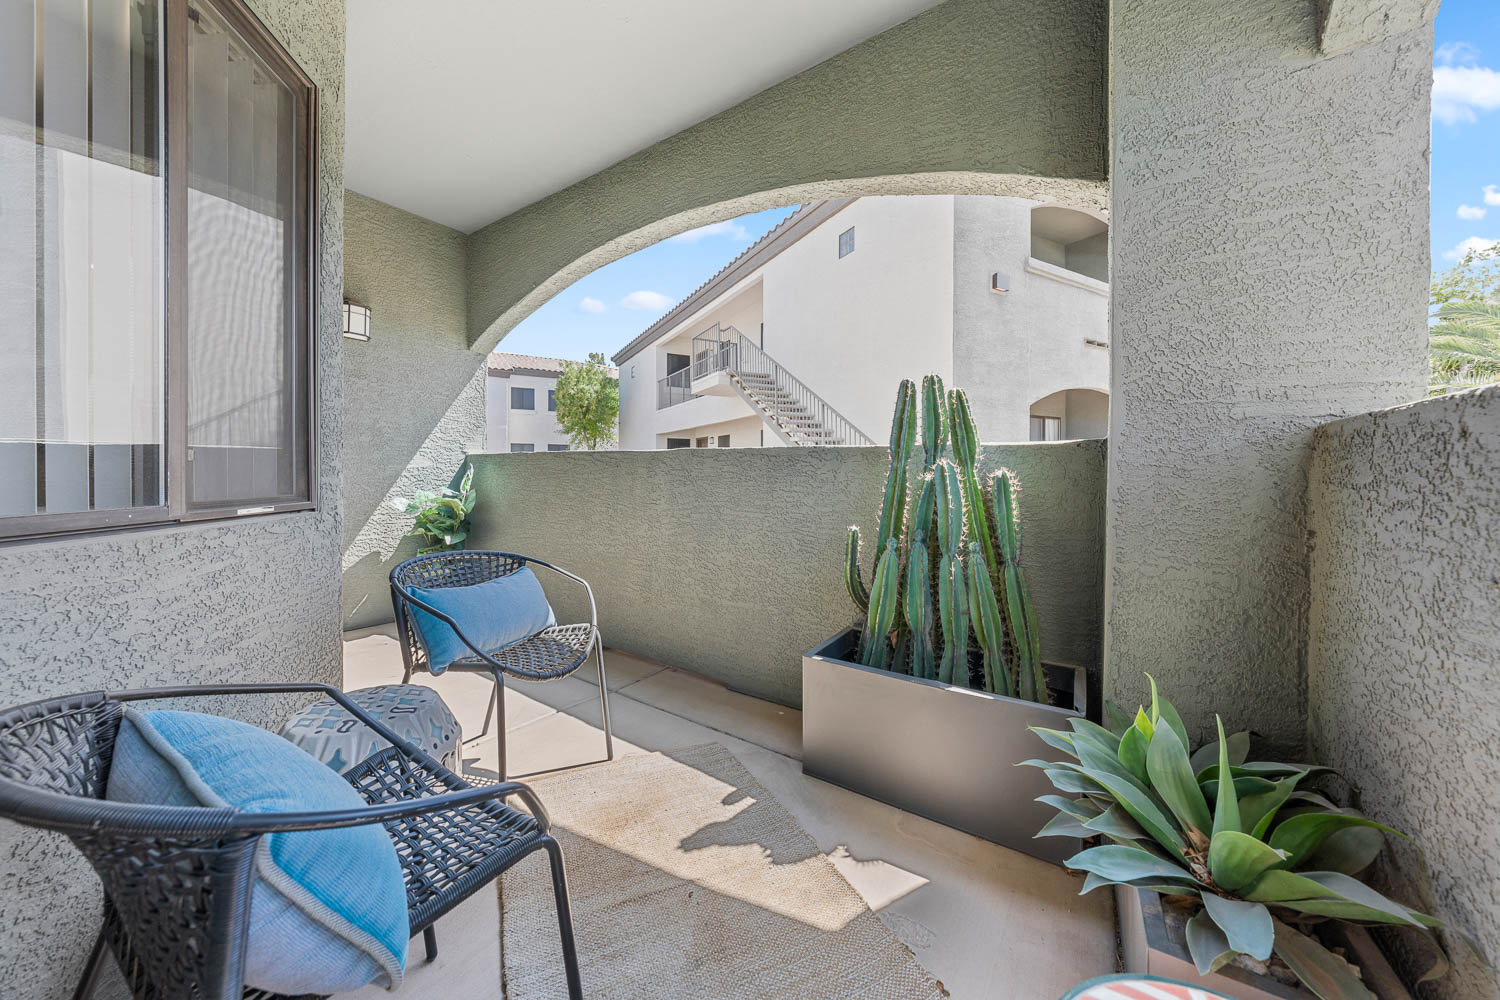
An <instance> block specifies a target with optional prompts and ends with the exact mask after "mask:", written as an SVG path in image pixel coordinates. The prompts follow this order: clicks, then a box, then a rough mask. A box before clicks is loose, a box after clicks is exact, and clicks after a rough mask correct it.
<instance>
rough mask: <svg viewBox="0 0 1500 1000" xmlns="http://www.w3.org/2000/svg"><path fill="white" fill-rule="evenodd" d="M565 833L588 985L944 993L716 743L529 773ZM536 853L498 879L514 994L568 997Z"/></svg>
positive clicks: (734, 991) (923, 998) (725, 994)
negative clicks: (551, 773)
mask: <svg viewBox="0 0 1500 1000" xmlns="http://www.w3.org/2000/svg"><path fill="white" fill-rule="evenodd" d="M533 787H535V789H536V792H537V795H538V796H539V797H540V798H541V800H542V804H543V805H544V806H545V807H546V809H547V812H548V813H549V814H550V815H551V818H552V831H553V833H554V835H555V836H556V837H557V839H558V841H559V842H560V843H561V844H562V848H563V856H564V858H565V859H566V861H567V866H568V882H569V889H570V890H571V894H572V897H573V922H574V925H575V928H576V930H577V934H578V953H579V962H580V965H581V967H582V974H583V991H584V995H586V996H588V997H591V998H595V997H597V998H607V1000H626V998H641V1000H658V998H661V997H695V998H703V1000H760V998H766V1000H771V998H776V1000H781V998H787V997H792V998H798V1000H844V998H848V1000H937V998H941V997H946V996H947V993H946V992H945V991H944V990H943V988H942V986H941V984H939V983H937V982H936V981H934V980H933V978H932V977H931V976H929V975H928V974H927V973H926V972H925V971H924V970H923V969H922V967H921V966H920V965H918V964H917V960H916V958H915V957H914V956H913V955H912V953H911V951H910V949H908V948H907V947H906V946H905V945H904V944H902V943H901V942H900V941H899V940H898V939H897V938H896V937H895V935H893V934H892V933H891V932H890V930H888V929H887V928H886V926H885V924H883V923H881V921H880V918H879V917H877V916H875V914H874V913H872V912H871V911H870V909H869V907H867V906H866V905H865V903H864V900H863V899H862V898H861V897H860V895H859V893H858V892H856V891H855V890H854V888H853V887H852V886H850V885H849V883H848V882H846V881H845V880H844V877H843V876H842V875H840V874H839V873H838V870H837V869H835V868H834V866H833V864H832V863H831V862H829V860H828V859H827V858H826V857H824V856H823V854H822V852H820V851H819V850H818V848H817V845H816V844H815V843H814V842H813V840H812V838H811V837H809V836H808V835H807V833H806V832H805V831H804V830H803V829H802V828H801V827H800V826H798V825H797V822H796V821H795V820H794V819H792V817H791V815H790V814H788V813H787V811H786V810H785V809H783V808H782V806H781V804H780V803H779V802H777V801H776V800H775V799H774V798H772V797H771V795H770V793H769V792H767V791H766V789H765V788H764V787H762V786H761V784H760V783H759V782H757V781H756V780H755V779H754V778H753V777H751V776H750V774H749V772H748V771H746V770H745V768H744V765H742V764H741V763H740V762H739V761H738V760H737V759H736V758H735V757H734V755H733V754H731V753H730V752H729V751H728V750H726V749H724V748H723V747H722V746H719V745H718V744H709V745H707V746H700V747H693V748H690V749H686V750H670V751H666V752H664V753H653V754H646V755H642V756H634V757H626V758H624V759H621V760H617V761H614V762H613V763H610V764H603V765H600V766H598V767H591V768H586V769H584V770H580V771H572V772H569V773H566V774H561V775H557V776H555V777H551V778H544V779H541V780H539V781H537V782H535V784H534V786H533ZM545 872H546V863H545V860H544V859H543V858H542V856H541V855H536V856H534V858H533V859H531V860H528V861H527V862H525V863H522V864H521V865H519V866H517V868H515V869H513V870H512V871H510V872H508V873H506V875H505V876H503V877H502V879H501V880H500V883H501V884H500V898H501V932H500V933H501V938H502V944H503V947H502V967H503V975H504V983H505V995H506V996H507V997H508V998H510V1000H543V998H546V1000H553V998H556V997H560V996H566V995H567V988H566V984H565V980H564V978H563V968H562V953H561V950H560V948H559V946H558V936H557V920H556V917H555V916H554V910H553V903H552V883H551V880H550V879H549V878H547V876H546V874H545Z"/></svg>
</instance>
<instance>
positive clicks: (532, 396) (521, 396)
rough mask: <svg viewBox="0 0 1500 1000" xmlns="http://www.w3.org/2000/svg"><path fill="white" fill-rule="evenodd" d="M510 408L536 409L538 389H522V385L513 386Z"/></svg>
mask: <svg viewBox="0 0 1500 1000" xmlns="http://www.w3.org/2000/svg"><path fill="white" fill-rule="evenodd" d="M510 408H511V409H512V410H534V409H536V390H535V389H522V388H521V387H520V386H511V388H510Z"/></svg>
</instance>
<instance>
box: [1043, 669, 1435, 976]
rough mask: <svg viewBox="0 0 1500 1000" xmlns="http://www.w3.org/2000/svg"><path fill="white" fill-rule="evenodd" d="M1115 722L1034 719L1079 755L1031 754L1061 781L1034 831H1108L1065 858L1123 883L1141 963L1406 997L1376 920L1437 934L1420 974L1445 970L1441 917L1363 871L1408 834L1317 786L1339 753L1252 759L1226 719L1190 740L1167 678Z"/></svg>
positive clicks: (1094, 880) (1131, 953)
mask: <svg viewBox="0 0 1500 1000" xmlns="http://www.w3.org/2000/svg"><path fill="white" fill-rule="evenodd" d="M1106 723H1107V725H1105V726H1099V725H1095V724H1093V723H1091V722H1089V721H1087V720H1085V719H1078V718H1075V719H1070V720H1069V725H1068V729H1066V730H1064V729H1052V728H1045V727H1037V728H1035V730H1034V732H1035V733H1036V735H1037V736H1039V737H1041V739H1042V740H1043V741H1044V742H1045V743H1046V744H1047V745H1048V746H1050V747H1052V748H1053V749H1055V750H1058V751H1060V752H1061V753H1063V754H1064V755H1066V759H1064V760H1060V761H1044V760H1030V761H1026V762H1025V763H1026V764H1028V765H1031V766H1033V767H1036V768H1040V769H1041V770H1042V773H1044V774H1045V775H1046V776H1047V777H1048V779H1049V780H1050V781H1051V782H1052V784H1053V785H1054V786H1055V788H1056V790H1057V791H1058V792H1061V793H1063V794H1060V795H1059V794H1050V795H1046V796H1043V798H1042V801H1043V802H1045V803H1046V804H1047V805H1048V806H1050V807H1051V808H1053V809H1055V810H1056V814H1055V815H1054V817H1053V818H1052V819H1051V820H1050V821H1049V822H1048V823H1047V824H1046V825H1045V826H1044V827H1043V828H1042V829H1041V831H1040V832H1039V833H1038V834H1037V836H1038V837H1043V838H1046V837H1053V836H1061V837H1066V838H1069V839H1070V840H1071V839H1073V838H1079V837H1090V838H1097V839H1098V841H1099V843H1098V844H1097V846H1091V847H1089V848H1087V849H1085V850H1083V851H1081V852H1079V853H1078V854H1076V855H1074V856H1073V857H1071V858H1069V859H1068V860H1067V862H1066V864H1067V866H1068V867H1069V868H1073V869H1077V870H1079V871H1082V872H1085V873H1086V877H1085V879H1084V884H1083V891H1084V892H1091V891H1093V890H1094V889H1097V888H1101V887H1103V886H1113V887H1115V891H1116V897H1117V901H1118V904H1119V910H1120V920H1121V930H1122V939H1123V941H1124V944H1125V952H1126V957H1127V966H1130V967H1131V970H1130V971H1135V972H1142V973H1153V974H1158V975H1170V976H1176V977H1177V978H1192V976H1193V974H1194V972H1196V974H1197V975H1198V976H1200V977H1204V979H1203V985H1204V986H1205V987H1206V988H1209V989H1214V990H1218V991H1220V992H1228V993H1229V994H1230V995H1233V996H1237V997H1246V998H1254V1000H1260V998H1267V997H1277V998H1281V997H1306V998H1311V997H1314V996H1315V997H1318V998H1321V1000H1373V998H1375V997H1377V996H1378V997H1380V998H1381V1000H1392V998H1395V1000H1405V998H1407V997H1408V994H1407V993H1406V990H1405V988H1404V987H1403V986H1402V985H1401V984H1400V981H1399V979H1397V978H1396V976H1395V974H1394V973H1393V972H1392V971H1391V970H1390V968H1389V966H1388V965H1387V964H1386V963H1385V960H1384V958H1383V957H1382V956H1381V955H1380V953H1379V950H1378V949H1377V948H1375V947H1374V946H1373V942H1372V941H1371V940H1370V938H1369V936H1368V934H1366V933H1365V932H1364V931H1363V927H1364V926H1365V925H1388V926H1396V927H1407V928H1413V929H1415V930H1417V931H1420V932H1423V933H1425V934H1426V935H1427V936H1428V937H1429V938H1430V939H1431V941H1432V944H1433V948H1434V954H1435V955H1436V956H1437V957H1436V960H1435V962H1434V965H1433V968H1432V969H1431V970H1429V972H1428V974H1427V975H1426V976H1424V977H1423V978H1424V979H1426V978H1430V977H1434V976H1437V975H1441V974H1442V973H1443V972H1444V971H1445V970H1446V967H1447V960H1446V958H1445V957H1444V953H1443V951H1442V949H1441V947H1439V945H1438V942H1437V940H1436V937H1435V935H1434V934H1433V931H1434V930H1435V929H1436V928H1439V927H1441V926H1442V924H1441V923H1440V922H1439V921H1438V920H1437V919H1436V918H1434V917H1431V916H1428V915H1427V914H1425V913H1420V912H1418V911H1416V910H1414V909H1412V908H1410V907H1408V906H1405V905H1403V904H1401V903H1399V902H1396V901H1395V900H1392V899H1389V898H1387V897H1386V896H1384V895H1382V894H1381V893H1379V892H1377V891H1375V890H1374V889H1373V888H1371V887H1370V886H1369V885H1368V884H1367V883H1366V882H1364V881H1361V879H1360V878H1359V877H1358V876H1359V874H1360V873H1361V872H1363V871H1364V870H1365V869H1366V868H1368V867H1369V865H1370V864H1371V863H1372V862H1373V861H1374V860H1375V857H1376V855H1377V854H1379V852H1380V850H1381V848H1382V846H1383V844H1384V838H1385V835H1386V834H1395V835H1397V836H1403V837H1404V836H1405V835H1404V834H1401V833H1400V832H1399V831H1396V830H1393V829H1391V828H1390V827H1388V826H1385V825H1384V824H1381V823H1379V822H1377V821H1375V820H1373V819H1370V818H1369V817H1366V816H1364V815H1362V814H1361V813H1360V812H1359V811H1358V810H1357V809H1352V808H1348V807H1341V806H1339V805H1337V804H1335V802H1334V801H1333V800H1331V799H1330V798H1328V797H1327V796H1326V795H1325V794H1324V793H1323V792H1321V791H1319V790H1318V788H1317V782H1318V781H1319V780H1320V779H1324V778H1327V777H1328V776H1329V775H1331V774H1332V772H1331V771H1330V770H1329V769H1328V768H1323V767H1317V766H1313V765H1307V764H1285V763H1278V762H1274V761H1259V760H1249V759H1248V756H1249V748H1250V734H1249V733H1235V734H1234V735H1232V736H1228V737H1227V738H1226V736H1225V735H1224V724H1223V722H1222V721H1220V722H1219V723H1218V734H1219V738H1218V740H1217V741H1215V742H1212V743H1208V744H1206V745H1204V746H1201V747H1199V748H1198V749H1197V750H1196V751H1194V750H1192V749H1191V747H1190V744H1189V741H1188V735H1187V730H1186V728H1185V727H1184V726H1183V723H1182V720H1181V718H1180V717H1179V716H1178V714H1177V712H1176V710H1175V709H1174V708H1173V707H1172V705H1171V703H1170V702H1168V701H1167V700H1166V699H1165V698H1162V697H1159V696H1158V694H1157V691H1156V684H1155V681H1152V682H1151V706H1150V708H1149V710H1148V709H1146V708H1144V707H1143V708H1140V709H1139V710H1137V712H1136V714H1135V716H1134V717H1133V718H1131V717H1128V716H1125V715H1124V714H1123V713H1120V712H1119V711H1118V710H1117V709H1115V707H1114V706H1113V705H1109V706H1107V707H1106ZM1226 775H1227V776H1228V778H1229V780H1224V778H1225V776H1226ZM1334 949H1337V950H1334ZM1339 952H1342V953H1343V954H1340V953H1339ZM1372 987H1373V988H1374V989H1373V991H1372Z"/></svg>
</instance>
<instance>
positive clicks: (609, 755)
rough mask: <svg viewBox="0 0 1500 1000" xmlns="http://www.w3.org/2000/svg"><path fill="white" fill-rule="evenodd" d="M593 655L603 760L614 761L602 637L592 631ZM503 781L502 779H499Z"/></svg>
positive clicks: (613, 740) (613, 743) (613, 742)
mask: <svg viewBox="0 0 1500 1000" xmlns="http://www.w3.org/2000/svg"><path fill="white" fill-rule="evenodd" d="M594 655H596V656H597V657H598V658H599V714H600V716H601V717H602V718H603V719H604V759H605V760H614V759H615V738H614V735H613V734H612V733H611V732H610V728H609V681H608V680H606V679H605V677H604V637H603V636H602V635H600V634H599V632H598V630H597V629H596V630H595V631H594ZM500 780H502V781H504V780H505V779H504V777H503V776H502V777H501V779H500Z"/></svg>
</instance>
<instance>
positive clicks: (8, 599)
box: [0, 0, 344, 1000]
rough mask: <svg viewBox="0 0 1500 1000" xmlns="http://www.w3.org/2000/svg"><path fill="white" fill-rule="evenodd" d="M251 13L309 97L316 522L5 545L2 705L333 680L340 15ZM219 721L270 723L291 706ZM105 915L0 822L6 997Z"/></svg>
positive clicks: (89, 891)
mask: <svg viewBox="0 0 1500 1000" xmlns="http://www.w3.org/2000/svg"><path fill="white" fill-rule="evenodd" d="M249 2H250V6H251V7H252V8H253V9H254V10H255V11H256V13H257V14H259V15H260V17H261V19H262V20H263V21H264V22H265V24H266V26H267V27H268V28H270V30H271V31H272V32H273V33H274V34H275V35H276V37H277V38H278V39H280V40H281V42H282V44H283V45H285V46H286V48H287V50H288V51H289V52H290V53H291V54H292V56H293V57H294V58H295V59H296V60H297V62H298V63H299V64H300V65H301V66H302V68H303V69H304V70H306V71H307V72H308V74H309V75H311V76H312V78H313V80H314V81H315V82H316V83H317V85H318V93H319V106H318V123H319V130H320V136H319V138H320V146H319V149H318V213H319V273H318V303H317V312H316V331H317V333H316V335H317V337H318V369H317V372H316V379H315V381H316V385H317V399H318V430H317V446H318V466H319V467H318V476H319V482H318V509H317V510H316V511H309V512H302V513H293V514H276V515H271V516H267V517H250V518H245V519H242V520H238V521H221V522H214V523H201V524H196V525H180V526H171V527H160V528H147V529H138V530H130V531H121V532H114V533H109V534H102V535H95V536H87V537H77V538H70V539H65V540H39V541H31V542H22V543H10V544H6V545H4V546H0V581H3V583H0V598H3V599H0V704H3V705H7V706H9V705H15V704H19V703H21V702H25V701H30V700H33V699H36V698H42V697H47V696H51V695H59V694H65V693H68V692H72V691H95V690H98V689H100V688H130V687H150V686H153V685H164V684H222V683H230V682H239V681H290V680H295V681H322V682H324V683H331V684H337V683H339V681H340V680H341V679H342V667H341V649H340V644H339V524H340V521H339V493H340V482H341V480H340V473H341V468H340V461H339V456H340V454H341V453H342V451H343V410H344V404H343V380H342V378H341V370H342V354H341V347H342V338H341V337H340V332H341V330H342V326H343V324H342V319H341V312H340V302H341V301H342V294H343V278H344V258H343V218H344V184H343V171H344V4H343V0H249ZM220 707H221V708H222V709H223V710H224V711H242V712H244V713H245V715H246V717H247V718H252V719H254V720H255V721H259V722H267V723H268V722H271V721H272V720H274V719H283V718H285V717H286V714H287V711H288V707H289V705H288V703H287V702H285V701H280V702H277V703H272V704H267V703H260V704H258V705H257V704H256V703H253V702H251V701H249V700H239V701H236V702H235V703H234V705H232V706H230V705H223V706H220ZM101 907H102V902H101V897H100V893H99V880H98V878H97V877H96V876H95V875H94V873H93V870H92V869H90V868H89V867H88V865H87V863H86V862H85V861H84V860H83V858H82V857H81V856H80V855H79V854H78V853H77V851H75V850H74V849H73V848H72V847H71V846H70V845H69V844H68V843H67V842H66V841H65V840H63V839H62V838H61V837H57V836H53V835H46V834H39V833H37V832H36V831H34V830H29V829H23V828H22V827H19V826H15V825H13V824H11V823H8V822H0V926H4V927H5V928H6V932H5V934H4V935H0V995H3V996H5V997H6V998H7V1000H53V998H55V997H64V996H69V995H71V993H72V990H73V986H74V984H75V983H76V981H77V978H78V974H79V971H80V969H81V968H82V966H83V961H84V959H85V958H86V957H87V956H88V952H89V947H90V945H91V943H92V941H93V938H94V936H95V935H96V934H97V933H98V929H99V919H100V915H101V912H102V910H101ZM101 995H102V991H101Z"/></svg>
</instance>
